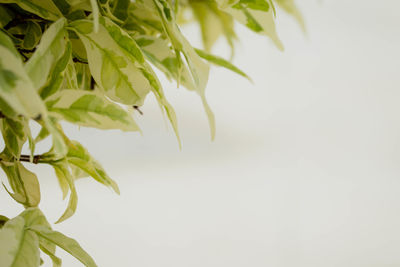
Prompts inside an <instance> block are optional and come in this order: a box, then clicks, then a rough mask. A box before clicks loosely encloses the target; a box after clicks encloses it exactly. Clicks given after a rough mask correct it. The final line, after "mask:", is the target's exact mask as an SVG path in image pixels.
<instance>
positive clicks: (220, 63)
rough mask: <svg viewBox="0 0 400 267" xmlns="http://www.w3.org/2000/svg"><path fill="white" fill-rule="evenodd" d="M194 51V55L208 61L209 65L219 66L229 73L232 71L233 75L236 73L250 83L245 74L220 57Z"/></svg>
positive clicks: (197, 50) (199, 50)
mask: <svg viewBox="0 0 400 267" xmlns="http://www.w3.org/2000/svg"><path fill="white" fill-rule="evenodd" d="M195 50H196V53H197V54H198V55H199V56H200V57H202V58H204V59H205V60H207V61H209V62H210V63H213V64H215V65H217V66H220V67H224V68H226V69H228V70H231V71H233V72H235V73H237V74H239V75H241V76H243V77H245V78H246V79H248V80H250V81H251V79H250V77H249V76H247V74H246V73H244V72H243V71H242V70H240V69H239V68H238V67H236V66H235V65H233V64H232V63H230V62H229V61H227V60H225V59H223V58H222V57H218V56H215V55H212V54H209V53H207V52H205V51H203V50H201V49H195Z"/></svg>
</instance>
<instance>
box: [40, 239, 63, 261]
mask: <svg viewBox="0 0 400 267" xmlns="http://www.w3.org/2000/svg"><path fill="white" fill-rule="evenodd" d="M47 242H49V241H47ZM51 244H53V243H51ZM53 245H54V244H53ZM39 248H40V250H41V251H43V252H44V253H45V254H46V255H47V256H49V257H50V259H51V261H52V262H53V267H61V265H62V261H61V259H60V258H59V257H57V256H56V255H55V254H54V252H51V251H50V250H48V249H47V248H46V247H44V246H39Z"/></svg>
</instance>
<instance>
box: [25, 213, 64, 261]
mask: <svg viewBox="0 0 400 267" xmlns="http://www.w3.org/2000/svg"><path fill="white" fill-rule="evenodd" d="M18 216H19V217H22V218H24V219H25V225H26V227H32V226H40V227H44V228H46V229H48V230H51V226H50V224H49V222H48V221H47V219H46V217H45V216H44V214H43V213H42V211H41V210H40V209H38V208H28V209H26V210H25V211H23V212H22V213H21V214H20V215H18ZM39 248H40V250H42V251H43V252H44V253H46V254H47V255H48V256H49V257H50V259H51V260H52V262H53V267H57V266H61V259H59V258H58V257H56V256H55V255H54V254H55V253H56V246H55V244H54V243H52V242H50V241H48V240H47V239H44V238H43V237H40V236H39Z"/></svg>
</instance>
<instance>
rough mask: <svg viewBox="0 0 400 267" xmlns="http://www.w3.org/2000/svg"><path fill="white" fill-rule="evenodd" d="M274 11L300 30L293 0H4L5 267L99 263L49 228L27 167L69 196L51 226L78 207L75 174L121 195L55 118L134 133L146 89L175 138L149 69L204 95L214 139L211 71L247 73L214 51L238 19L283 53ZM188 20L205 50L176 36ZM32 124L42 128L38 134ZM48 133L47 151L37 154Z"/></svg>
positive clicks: (1, 240)
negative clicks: (52, 179) (50, 172)
mask: <svg viewBox="0 0 400 267" xmlns="http://www.w3.org/2000/svg"><path fill="white" fill-rule="evenodd" d="M274 4H277V5H278V6H280V7H282V8H283V9H284V10H285V11H287V12H288V13H290V14H292V15H293V16H294V17H295V18H296V19H297V20H298V21H299V23H300V24H301V25H303V22H302V19H301V16H300V14H299V12H298V10H297V8H296V7H295V5H294V3H293V0H274V3H273V2H272V0H207V1H205V0H204V1H203V0H181V1H178V0H136V1H131V0H0V55H1V57H0V130H1V135H2V138H3V140H4V150H3V151H2V152H1V154H0V166H1V168H2V170H3V172H4V174H5V177H7V178H6V179H7V181H8V185H5V184H4V183H3V185H4V189H5V191H6V192H8V194H9V195H10V196H11V197H12V198H13V199H14V200H15V201H16V202H18V203H20V204H21V205H23V206H24V207H25V211H23V212H22V213H21V214H20V215H18V216H17V217H15V218H12V219H8V218H7V217H5V216H0V228H1V229H0V266H1V267H11V266H13V267H18V266H23V267H36V266H39V265H40V264H41V263H43V260H42V258H41V253H44V254H47V255H48V256H49V258H50V259H51V261H52V262H53V266H61V259H60V258H58V257H57V256H56V255H55V251H56V246H58V247H61V248H62V249H64V250H66V251H67V252H69V253H71V254H72V255H73V256H74V257H76V258H77V259H78V260H79V261H81V262H82V263H83V264H84V265H86V266H96V264H95V262H94V261H93V259H92V258H91V257H90V256H89V255H88V254H87V253H86V252H85V251H84V250H83V249H82V248H81V247H80V246H79V244H78V243H77V242H76V241H75V240H73V239H71V238H69V237H67V236H65V235H63V234H62V233H60V232H57V231H55V230H53V229H52V226H51V225H50V224H49V222H48V221H47V219H46V218H45V216H44V215H43V213H42V212H41V211H40V209H39V208H38V205H39V202H40V186H39V180H38V178H37V176H36V174H35V173H33V172H31V171H30V170H29V169H28V168H26V166H25V165H24V164H48V165H50V166H52V167H53V168H54V171H55V174H56V177H57V179H58V182H59V185H60V187H61V190H62V194H63V198H66V197H69V202H68V205H67V207H66V210H65V211H64V213H63V214H62V215H61V216H60V218H59V219H58V221H57V222H56V223H60V222H62V221H64V220H66V219H68V218H69V217H71V216H72V215H73V214H74V212H75V210H76V208H77V201H78V196H77V193H76V188H75V180H76V179H78V178H83V177H91V178H93V179H94V180H96V181H97V182H99V183H101V184H103V185H105V186H108V187H110V188H112V189H113V190H114V191H115V192H116V193H119V188H118V186H117V184H116V183H115V182H114V180H112V179H111V178H110V177H109V176H108V175H107V173H106V172H105V171H104V169H103V168H102V166H101V165H100V164H99V163H98V162H97V161H96V160H95V159H94V158H93V157H92V156H91V155H90V154H89V152H88V151H87V150H86V149H85V148H84V146H82V145H81V144H80V143H79V142H77V141H74V140H71V139H70V138H69V137H67V136H66V135H65V134H64V132H63V129H62V127H61V125H60V121H67V122H69V123H73V124H75V125H79V126H84V127H95V128H98V129H103V130H104V129H120V130H122V131H138V130H139V127H138V125H137V124H136V123H135V121H134V119H133V118H132V116H131V113H130V109H134V108H136V109H137V108H138V107H140V106H141V105H143V103H144V100H145V98H146V96H147V95H149V94H150V93H151V94H153V95H154V96H155V98H156V99H157V101H158V103H159V105H160V108H161V110H162V112H163V113H164V114H165V115H166V116H167V118H168V120H169V121H170V124H171V126H172V128H173V130H174V132H175V134H176V136H177V138H178V141H179V134H178V127H177V121H176V115H175V111H174V109H173V107H172V106H171V105H170V104H169V102H168V100H167V99H166V97H165V95H164V93H163V89H162V86H161V84H160V82H159V79H158V77H157V75H156V74H155V72H154V70H153V69H154V68H156V69H158V70H160V71H161V72H162V73H164V74H165V76H166V77H167V78H168V79H170V80H174V81H176V83H177V84H178V86H179V85H182V86H183V87H185V88H187V89H188V90H192V91H194V92H196V93H197V94H198V95H199V96H200V98H201V101H202V103H203V106H204V110H205V112H206V114H207V117H208V120H209V124H210V129H211V136H212V138H213V137H214V135H215V125H214V124H215V122H214V115H213V113H212V111H211V109H210V107H209V105H208V104H207V101H206V97H205V88H206V84H207V80H208V76H209V68H210V64H214V65H219V66H222V67H225V68H228V69H230V70H232V71H234V72H236V73H238V74H239V75H242V76H244V77H247V76H246V74H244V73H243V72H242V71H241V70H240V69H238V68H237V67H235V66H233V65H232V64H231V63H229V61H227V60H225V59H223V58H221V57H218V56H215V55H212V54H211V48H212V46H213V44H214V43H215V42H216V40H217V39H218V38H219V37H221V36H224V37H225V38H226V40H227V42H228V43H229V44H230V46H231V47H232V51H233V45H234V41H235V38H236V35H235V31H234V21H235V20H236V21H238V22H240V23H242V24H244V25H246V26H247V27H248V28H249V29H250V30H252V31H254V32H256V33H258V34H263V35H266V36H268V37H269V38H270V39H271V40H272V41H273V43H274V44H275V45H276V46H277V47H278V48H279V49H283V46H282V43H281V41H280V40H279V38H278V35H277V33H276V30H275V22H274V20H275V7H274ZM191 21H195V22H196V23H198V24H199V25H200V28H201V33H202V39H203V43H204V49H198V48H194V47H192V45H191V44H190V43H189V41H188V40H187V39H186V38H185V36H183V35H182V33H181V31H180V28H179V26H178V25H180V24H183V23H187V22H191ZM32 124H38V125H39V126H40V127H41V131H40V132H39V134H38V135H37V136H32V134H31V126H32ZM46 138H50V139H51V142H52V147H51V149H50V150H49V151H48V152H46V153H43V154H35V148H36V147H37V146H38V145H39V143H40V142H41V141H42V140H44V139H46ZM179 142H180V141H179ZM24 145H25V146H27V147H29V151H30V153H28V154H26V155H25V154H21V153H22V152H21V151H22V148H23V146H24Z"/></svg>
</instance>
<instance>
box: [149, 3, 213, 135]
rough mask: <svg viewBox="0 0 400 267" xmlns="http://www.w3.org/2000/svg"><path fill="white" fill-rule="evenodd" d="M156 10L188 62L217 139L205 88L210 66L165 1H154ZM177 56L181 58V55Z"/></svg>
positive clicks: (211, 128)
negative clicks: (195, 48) (182, 30)
mask: <svg viewBox="0 0 400 267" xmlns="http://www.w3.org/2000/svg"><path fill="white" fill-rule="evenodd" d="M153 4H154V8H155V9H156V10H157V11H158V13H159V16H160V18H161V21H162V23H163V26H164V30H165V33H166V34H167V36H168V38H169V39H170V41H171V44H172V46H173V47H174V49H175V51H180V52H181V53H182V54H183V55H184V57H185V59H186V62H187V65H188V68H189V71H190V74H191V77H192V79H193V83H194V86H195V89H196V92H197V93H198V94H199V96H200V98H201V101H202V103H203V107H204V110H205V112H206V114H207V118H208V122H209V125H210V131H211V139H214V137H215V118H214V114H213V113H212V111H211V109H210V107H209V105H208V103H207V100H206V95H205V88H206V85H207V82H208V75H209V71H210V68H209V65H208V64H206V63H205V62H204V61H203V60H202V59H201V58H200V57H199V56H198V55H197V53H196V52H195V51H194V49H193V47H192V46H191V45H190V43H189V42H188V41H187V40H186V38H185V37H184V36H183V35H182V33H181V32H180V30H179V27H178V25H177V24H176V21H175V17H174V13H173V11H172V9H171V7H170V5H169V3H168V2H167V1H165V0H153ZM180 52H178V54H177V56H178V58H179V53H180Z"/></svg>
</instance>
